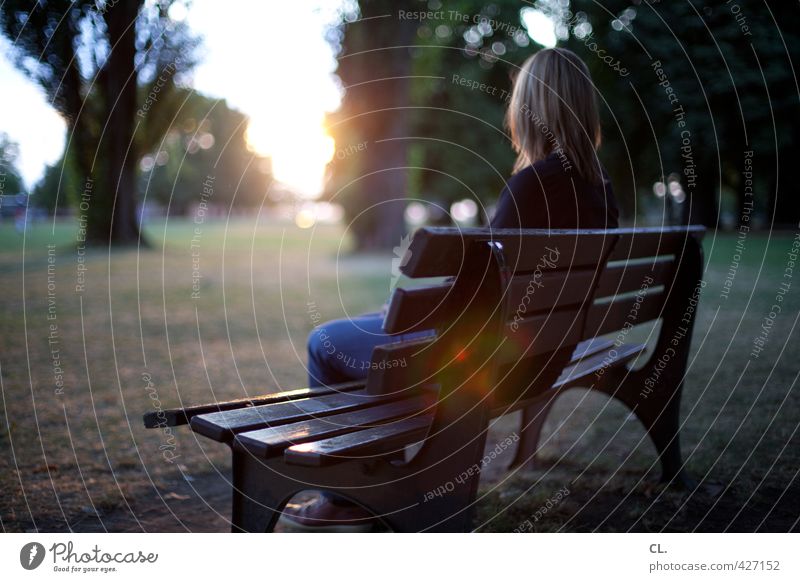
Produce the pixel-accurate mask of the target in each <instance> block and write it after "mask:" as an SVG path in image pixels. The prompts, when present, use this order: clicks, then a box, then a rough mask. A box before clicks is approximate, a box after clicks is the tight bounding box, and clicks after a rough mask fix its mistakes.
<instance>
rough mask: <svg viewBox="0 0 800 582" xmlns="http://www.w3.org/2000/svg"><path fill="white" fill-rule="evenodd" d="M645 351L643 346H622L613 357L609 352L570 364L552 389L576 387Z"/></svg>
mask: <svg viewBox="0 0 800 582" xmlns="http://www.w3.org/2000/svg"><path fill="white" fill-rule="evenodd" d="M645 349H647V346H646V345H645V344H630V345H622V346H620V347H619V348H617V349H616V350H615V353H614V354H613V355H612V354H611V351H610V350H609V351H606V352H603V353H600V354H595V355H594V356H592V357H590V358H586V359H583V360H581V361H580V362H577V363H575V364H571V365H569V366H567V367H566V368H564V371H563V372H561V375H560V376H559V377H558V380H556V382H555V383H554V384H553V388H561V389H563V388H565V387H568V386H573V385H578V384H579V383H580V382H581V381H582V380H583V379H584V378H586V377H587V376H589V375H590V374H594V373H595V372H598V371H599V370H601V369H603V368H609V369H610V368H615V367H618V366H621V365H622V364H625V363H627V362H629V361H631V360H633V359H634V358H636V357H637V356H638V355H639V354H641V353H642V352H643V351H645ZM553 388H551V390H552V389H553Z"/></svg>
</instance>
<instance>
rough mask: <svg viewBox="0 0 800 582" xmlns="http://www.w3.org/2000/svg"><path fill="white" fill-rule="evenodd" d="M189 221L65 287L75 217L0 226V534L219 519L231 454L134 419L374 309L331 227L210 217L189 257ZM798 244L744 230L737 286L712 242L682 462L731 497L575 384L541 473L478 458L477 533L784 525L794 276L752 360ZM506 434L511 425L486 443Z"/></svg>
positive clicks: (794, 452) (381, 293)
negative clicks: (174, 518) (675, 479)
mask: <svg viewBox="0 0 800 582" xmlns="http://www.w3.org/2000/svg"><path fill="white" fill-rule="evenodd" d="M196 226H197V225H194V224H193V223H191V222H189V221H178V222H174V221H170V223H169V224H168V225H165V224H164V223H156V224H152V225H150V226H149V227H148V229H147V234H148V238H149V240H150V241H151V242H152V248H150V249H148V250H142V251H136V250H135V249H134V250H115V251H113V252H112V253H110V254H109V253H108V252H106V251H88V254H87V258H86V263H85V264H86V267H87V271H86V284H85V287H84V290H83V291H82V292H76V282H77V276H78V271H77V268H78V262H77V258H76V252H75V245H76V241H75V227H74V225H71V224H69V223H57V224H56V227H55V229H51V225H50V224H38V225H34V226H33V227H32V228H30V229H29V231H28V232H27V233H26V235H25V238H24V239H23V238H22V237H21V236H20V235H18V234H17V233H16V232H14V230H13V228H12V227H11V226H10V225H7V224H2V225H0V288H2V290H3V298H2V300H0V329H2V334H0V380H2V402H0V404H1V405H2V415H0V422H2V423H3V429H2V430H0V464H2V465H0V488H2V490H3V492H4V495H3V497H2V499H0V518H1V519H2V526H3V528H4V530H6V531H24V530H31V529H36V528H38V529H43V530H51V531H52V530H63V529H66V528H67V527H72V528H74V529H81V528H82V527H83V526H82V525H81V524H85V523H86V517H87V516H91V518H92V519H95V518H96V517H97V516H104V517H103V518H102V519H100V520H99V523H100V527H106V528H108V529H124V528H126V527H130V528H131V529H148V530H152V529H159V527H160V526H159V525H158V523H159V522H157V521H156V522H155V523H156V525H152V524H151V525H148V523H147V520H148V519H153V520H156V517H155V516H156V515H157V514H158V515H160V514H164V513H167V512H168V511H167V509H166V508H165V507H164V506H163V505H159V504H158V503H155V504H154V505H151V506H147V507H144V505H143V504H144V503H145V500H147V499H151V498H153V496H156V497H158V496H164V497H166V498H168V499H169V498H170V496H172V498H173V499H176V500H180V501H181V502H183V503H185V504H187V506H188V507H190V509H191V513H193V514H195V515H197V514H200V515H202V514H203V512H204V511H206V512H207V513H209V514H210V513H211V512H210V511H208V509H207V508H206V507H205V500H204V498H203V495H202V491H203V484H204V483H207V482H208V481H209V479H213V478H216V479H220V478H221V477H220V475H222V476H225V475H226V474H227V471H228V468H229V460H228V450H227V449H226V448H225V447H222V446H219V445H218V444H217V443H213V442H211V441H206V440H205V439H196V438H195V436H194V434H193V433H192V432H191V431H189V430H186V429H184V430H176V431H175V432H174V433H165V432H159V431H146V430H145V429H143V428H142V426H141V414H142V413H143V412H145V411H147V410H150V409H153V407H154V406H162V407H165V408H166V407H169V406H175V405H179V404H180V403H182V402H183V403H190V402H191V403H197V402H201V401H213V400H216V399H225V398H232V397H241V396H243V395H244V394H250V395H253V394H259V393H263V392H267V391H271V390H275V389H278V388H288V387H296V386H299V385H302V384H304V383H305V372H304V362H305V353H304V350H305V338H306V335H307V333H308V331H309V330H310V329H311V327H312V318H311V315H310V313H309V311H310V309H313V310H316V311H318V312H319V314H320V315H321V317H322V318H323V319H333V318H337V317H343V316H345V315H346V314H348V313H349V314H355V313H359V312H363V311H367V310H371V309H375V308H377V307H379V306H380V304H381V303H382V301H383V300H384V299H385V297H386V295H387V293H388V290H389V281H390V278H391V277H390V268H391V257H389V256H372V257H355V256H352V255H350V254H349V245H348V242H347V239H346V238H344V239H343V237H342V229H341V228H340V227H337V226H320V227H317V228H316V229H312V230H299V229H297V228H295V227H293V226H287V225H282V224H276V223H270V222H265V221H263V220H262V221H260V222H258V221H256V220H255V219H254V218H250V219H245V218H241V219H237V220H236V221H234V222H231V223H227V224H226V223H225V222H207V223H206V224H203V225H201V226H200V234H199V236H197V237H196V238H198V239H199V246H198V247H197V248H196V249H195V250H196V251H197V252H196V255H197V256H196V257H194V258H193V256H192V254H193V253H192V251H193V249H192V246H191V245H192V238H193V236H194V235H195V230H194V229H195V227H196ZM791 240H792V238H791V236H790V235H787V234H780V235H773V236H772V237H771V238H768V236H767V235H764V234H755V233H753V234H750V236H749V237H748V239H747V241H746V248H745V251H744V253H743V256H742V260H741V263H740V265H739V267H738V270H737V272H736V276H735V279H734V284H733V286H732V288H731V292H730V296H729V297H728V299H722V298H721V296H720V292H721V290H722V285H723V282H724V280H725V277H726V274H727V273H728V269H729V265H730V263H731V259H732V257H733V255H734V251H735V245H736V239H735V237H733V236H731V235H719V236H716V237H713V236H710V237H709V238H708V240H707V241H706V253H707V262H708V268H707V273H706V280H707V281H708V284H707V286H706V288H705V290H704V293H703V298H702V301H701V310H700V313H699V319H698V321H697V325H696V329H695V334H694V340H693V350H694V351H693V359H692V363H691V368H690V371H689V375H688V377H687V381H686V389H685V397H684V402H683V411H684V415H683V418H684V420H685V426H684V429H683V432H682V443H683V449H684V452H685V454H686V456H687V459H688V467H689V469H690V471H691V472H692V473H693V474H694V475H696V476H700V477H704V476H707V480H710V481H715V482H720V483H724V484H726V485H729V487H728V489H727V490H726V493H725V494H724V495H723V496H722V497H720V498H718V499H711V498H704V497H703V496H702V495H688V494H687V493H685V492H681V491H673V490H663V489H662V488H660V487H659V486H657V485H656V482H657V467H655V466H654V464H653V462H654V454H653V449H652V446H651V445H650V443H649V442H648V441H647V440H646V438H644V436H645V433H644V430H643V429H642V428H641V427H640V426H639V425H638V424H637V422H633V421H632V420H631V417H630V415H629V414H628V411H627V410H626V409H624V407H622V406H621V405H620V404H618V403H617V402H615V401H609V400H607V399H605V398H604V397H602V396H599V395H596V394H589V393H587V392H585V391H581V390H574V391H571V392H569V393H567V394H565V395H564V396H563V397H562V398H561V399H560V400H559V401H558V403H557V404H556V407H555V409H554V411H553V412H552V413H551V416H550V418H549V420H548V423H547V426H546V427H545V439H546V444H545V446H544V449H543V452H542V460H543V464H542V467H541V468H540V469H538V470H536V471H532V472H526V473H516V474H513V475H511V476H507V475H506V474H504V473H502V472H499V471H497V470H492V471H487V474H486V475H485V476H486V477H487V478H486V479H485V481H484V484H483V486H482V490H481V501H480V503H479V506H478V522H477V523H478V524H480V527H481V529H482V530H485V531H511V530H513V529H515V528H517V527H519V526H520V525H521V524H522V523H524V522H525V521H526V520H529V521H533V522H534V523H533V524H532V525H533V528H534V529H536V530H547V531H552V530H565V531H585V530H603V531H613V530H629V529H633V530H644V531H650V530H662V529H666V530H677V531H687V530H694V529H698V530H712V531H719V530H723V529H726V528H727V529H732V530H755V529H758V528H760V529H767V530H770V531H786V530H787V529H791V528H792V527H794V528H795V529H796V528H797V517H798V515H799V514H800V511H799V510H798V501H797V499H798V498H799V496H798V495H797V493H798V485H797V482H796V479H795V478H796V475H797V471H798V467H799V466H800V447H798V444H800V442H799V441H800V438H799V437H798V434H797V431H796V429H797V427H798V424H799V423H800V406H798V404H800V402H798V396H797V390H796V387H795V383H796V375H797V369H798V366H797V358H798V355H800V353H799V352H798V350H797V347H796V345H797V342H796V339H797V331H796V330H795V320H796V318H797V314H798V307H800V301H799V300H798V289H797V285H800V283H797V284H796V285H795V287H794V288H791V289H790V291H789V293H788V294H787V295H786V296H785V299H784V301H783V303H782V312H781V313H780V314H779V315H778V317H777V318H775V321H774V325H773V326H772V328H771V331H770V334H769V338H768V342H767V346H766V348H765V349H764V351H763V352H762V354H761V355H760V357H758V358H757V359H753V358H750V351H751V348H752V341H753V338H754V336H755V335H756V333H757V332H758V329H759V326H760V325H761V321H762V320H763V318H764V317H765V316H766V315H767V314H768V313H769V310H770V306H771V305H772V303H774V298H775V296H776V293H777V289H778V285H779V284H780V283H781V282H782V280H783V279H782V278H783V272H784V268H785V267H786V261H787V255H786V253H787V251H788V249H789V246H790V244H791ZM48 244H53V245H55V247H54V250H53V251H51V254H50V255H48V246H47V245H48ZM49 261H50V262H49ZM48 266H50V271H48ZM197 273H199V274H200V275H201V277H200V278H199V292H198V293H197V297H196V298H192V293H193V274H194V275H196V274H197ZM48 293H50V295H48ZM310 304H313V307H310ZM48 316H49V317H50V319H48ZM53 326H55V327H53ZM54 350H57V351H54ZM54 358H55V360H54ZM56 364H58V366H59V367H60V368H61V369H62V370H63V377H64V386H63V391H59V390H58V389H57V387H56V386H55V378H54V366H55V365H56ZM56 371H57V370H56ZM156 399H157V400H156ZM513 430H515V427H514V426H513V419H506V420H504V421H502V422H500V423H498V424H497V425H496V427H495V429H494V430H493V434H492V438H493V439H494V438H501V437H502V436H503V435H504V434H507V433H509V432H511V431H513ZM167 451H168V452H167ZM498 465H499V463H498ZM565 487H566V488H567V489H568V490H569V494H568V495H566V496H564V495H562V496H561V498H559V499H558V501H557V502H555V503H554V502H553V501H552V500H553V499H554V496H555V495H556V493H557V492H558V491H559V490H561V489H562V488H565ZM187 488H188V489H187ZM187 491H188V493H186V492H187ZM548 502H549V505H550V507H549V508H548V509H547V511H546V512H545V514H544V516H543V514H542V511H541V508H542V507H548ZM159 503H166V502H162V501H161V500H159ZM224 510H225V507H222V509H220V510H219V511H224ZM534 516H537V517H538V519H534ZM131 524H133V525H131ZM117 526H119V527H117ZM223 527H224V524H223ZM178 529H180V528H178Z"/></svg>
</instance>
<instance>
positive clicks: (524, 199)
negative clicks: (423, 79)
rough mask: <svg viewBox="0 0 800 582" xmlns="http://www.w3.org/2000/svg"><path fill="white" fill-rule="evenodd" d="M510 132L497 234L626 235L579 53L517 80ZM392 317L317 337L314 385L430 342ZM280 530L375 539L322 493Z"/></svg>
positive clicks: (359, 513) (544, 56)
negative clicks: (414, 342)
mask: <svg viewBox="0 0 800 582" xmlns="http://www.w3.org/2000/svg"><path fill="white" fill-rule="evenodd" d="M506 125H507V127H508V130H509V133H510V137H511V143H512V145H513V147H514V149H515V151H516V152H517V154H518V156H517V160H516V163H515V164H514V174H513V176H511V178H510V179H509V180H508V183H507V185H506V187H505V188H504V189H503V191H502V192H501V194H500V198H499V201H498V204H497V210H496V212H495V214H494V217H493V218H492V219H491V227H492V228H518V229H522V228H542V229H550V228H599V229H608V228H617V226H618V220H617V219H618V211H617V204H616V201H615V199H614V194H613V191H612V189H611V183H610V181H609V179H608V175H607V173H606V171H605V169H604V168H603V166H602V164H601V163H600V160H599V159H598V157H597V149H598V148H599V146H600V118H599V116H598V112H597V99H596V94H595V89H594V85H593V83H592V80H591V77H590V75H589V69H588V68H587V67H586V64H585V63H584V62H583V61H582V60H581V59H580V58H579V57H578V56H577V55H576V54H575V53H573V52H571V51H569V50H566V49H560V48H553V49H543V50H540V51H539V52H537V53H536V54H535V55H533V56H532V57H530V58H529V59H528V60H526V61H525V63H524V64H523V65H522V67H521V69H520V71H519V73H518V74H517V76H516V79H515V80H514V87H513V90H512V94H511V100H510V102H509V104H508V110H507V112H506ZM383 317H384V313H372V314H367V315H362V316H359V317H355V318H352V319H341V320H336V321H330V322H327V323H324V324H323V325H321V326H319V327H317V328H315V329H314V330H312V332H311V334H310V335H309V338H308V374H309V385H311V386H320V385H330V384H337V383H341V382H348V381H352V380H361V379H364V378H366V376H367V371H368V369H369V366H368V365H360V364H361V363H369V361H370V357H371V355H372V350H373V348H374V347H375V346H378V345H382V344H387V343H391V342H398V341H406V340H409V339H414V338H418V337H422V336H425V335H426V334H428V332H417V333H412V334H403V335H392V336H390V335H387V334H385V333H384V332H383V330H382V324H383ZM331 346H334V347H335V349H334V350H333V352H334V353H332V354H331V353H330V352H331ZM562 351H563V352H564V354H563V355H562V354H559V356H558V357H562V356H563V357H564V364H566V363H567V361H568V360H569V357H570V355H571V350H569V349H567V350H562ZM550 367H551V368H552V369H555V370H558V369H560V368H559V367H558V366H557V365H556V366H550ZM556 376H557V373H556ZM555 379H556V378H555V377H554V378H553V379H552V380H555ZM280 524H281V526H282V528H283V529H284V530H293V531H366V530H368V529H370V528H371V525H372V519H371V516H369V515H368V514H367V512H366V511H364V510H363V509H361V508H360V507H357V506H355V505H352V504H350V503H347V502H343V501H337V500H336V499H335V498H333V497H332V496H329V495H327V494H324V493H323V494H320V495H319V496H317V497H316V498H314V499H312V500H310V501H307V502H305V503H302V504H294V503H290V504H288V505H287V506H286V509H285V510H284V514H283V515H282V517H281V521H280Z"/></svg>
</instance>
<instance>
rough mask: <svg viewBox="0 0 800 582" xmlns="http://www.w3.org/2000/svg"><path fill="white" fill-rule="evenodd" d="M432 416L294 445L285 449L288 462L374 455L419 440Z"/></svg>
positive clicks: (317, 462)
mask: <svg viewBox="0 0 800 582" xmlns="http://www.w3.org/2000/svg"><path fill="white" fill-rule="evenodd" d="M430 423H431V416H430V415H425V416H418V417H415V418H410V419H407V420H401V421H399V422H392V423H389V424H385V425H382V426H378V427H375V428H370V429H366V430H361V431H358V432H353V433H349V434H345V435H342V436H338V437H333V438H329V439H324V440H321V441H315V442H312V443H305V444H302V445H295V446H292V447H289V448H288V449H286V451H285V452H284V459H285V460H286V462H287V463H292V464H295V465H305V466H310V467H320V466H324V465H331V464H333V463H337V462H342V461H347V460H351V459H359V458H360V459H364V458H374V457H376V456H381V455H385V454H388V453H393V452H395V451H397V450H399V449H401V448H402V447H404V446H406V445H408V444H411V443H414V442H418V441H419V440H420V439H422V438H424V437H425V436H426V435H427V434H428V429H429V428H430Z"/></svg>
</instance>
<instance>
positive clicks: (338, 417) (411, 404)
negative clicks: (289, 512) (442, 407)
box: [234, 394, 436, 458]
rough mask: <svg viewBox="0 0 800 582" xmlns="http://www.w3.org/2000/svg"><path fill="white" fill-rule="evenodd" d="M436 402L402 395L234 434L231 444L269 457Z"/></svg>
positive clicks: (400, 416)
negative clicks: (322, 416)
mask: <svg viewBox="0 0 800 582" xmlns="http://www.w3.org/2000/svg"><path fill="white" fill-rule="evenodd" d="M435 402H436V398H435V395H433V394H428V395H425V396H416V397H414V398H406V399H404V400H398V401H396V402H390V403H388V404H381V405H380V406H373V407H371V408H365V409H362V410H356V411H352V412H345V413H342V414H334V415H333V416H326V417H324V418H312V419H309V420H304V421H301V422H295V423H292V424H285V425H282V426H275V427H270V428H262V429H259V430H254V431H250V432H244V433H241V434H238V435H236V438H235V441H234V445H235V446H237V447H240V448H243V449H245V450H247V451H249V452H251V453H253V454H255V455H257V456H259V457H265V458H266V457H272V456H275V455H277V454H278V453H281V452H283V450H284V449H286V448H287V447H290V446H293V445H299V444H302V443H307V442H311V441H317V440H321V439H326V438H331V437H335V436H339V435H342V434H346V433H349V432H355V431H357V430H361V429H364V428H371V427H372V426H375V425H380V424H384V423H386V422H389V421H393V420H402V419H404V418H410V417H412V416H415V415H417V414H419V413H420V412H422V411H424V410H426V408H428V407H430V406H432V405H433V404H434V403H435Z"/></svg>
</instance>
